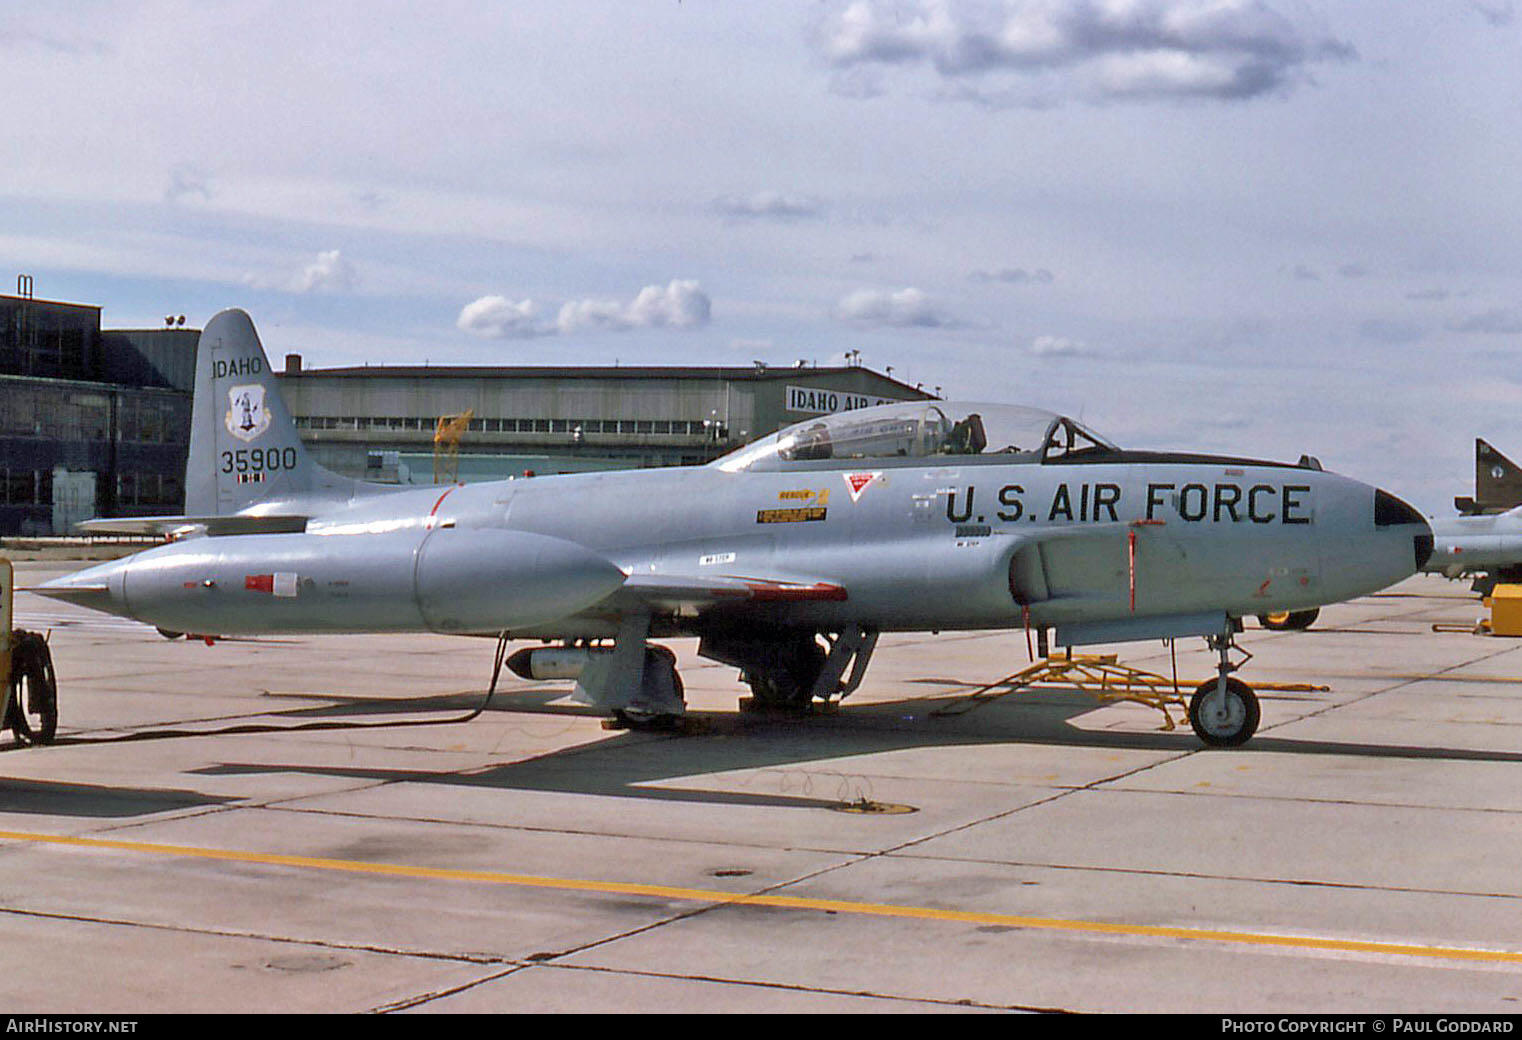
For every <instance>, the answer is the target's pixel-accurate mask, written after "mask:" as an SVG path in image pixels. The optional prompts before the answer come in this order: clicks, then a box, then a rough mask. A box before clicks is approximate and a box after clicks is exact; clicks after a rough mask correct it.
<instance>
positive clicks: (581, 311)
mask: <svg viewBox="0 0 1522 1040" xmlns="http://www.w3.org/2000/svg"><path fill="white" fill-rule="evenodd" d="M711 307H712V303H711V301H710V300H709V299H708V296H707V294H705V293H704V292H703V290H702V289H701V288H699V287H698V283H697V282H694V281H691V280H682V279H673V280H672V281H671V283H670V284H668V285H666V286H665V287H662V286H659V285H647V286H645V287H644V288H643V289H641V290H640V293H639V295H638V296H636V297H635V298H634V301H633V302H632V303H627V304H624V303H619V302H618V301H616V300H572V301H570V302H568V303H566V304H565V305H564V306H562V307H561V308H560V315H559V317H558V318H556V320H555V324H556V326H557V327H558V328H559V330H560V331H561V332H564V333H570V332H584V331H589V330H593V331H595V330H605V329H612V330H619V329H640V328H646V329H648V328H661V327H670V328H678V329H690V328H695V327H697V326H699V325H706V324H708V317H709V311H710V309H711Z"/></svg>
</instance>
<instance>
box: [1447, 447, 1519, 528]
mask: <svg viewBox="0 0 1522 1040" xmlns="http://www.w3.org/2000/svg"><path fill="white" fill-rule="evenodd" d="M1455 504H1456V505H1458V506H1459V509H1460V511H1462V512H1465V513H1502V512H1505V511H1506V510H1508V509H1512V508H1515V507H1516V506H1519V505H1522V467H1518V466H1517V464H1516V463H1515V462H1513V461H1511V459H1509V458H1507V457H1506V456H1505V455H1503V454H1501V453H1500V452H1499V451H1497V450H1496V449H1495V448H1494V447H1492V446H1491V445H1490V444H1489V443H1487V442H1486V441H1485V440H1484V439H1483V438H1480V437H1476V438H1475V440H1474V498H1473V499H1460V500H1458V501H1457V502H1455Z"/></svg>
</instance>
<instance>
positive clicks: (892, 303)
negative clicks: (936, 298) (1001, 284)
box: [835, 287, 952, 328]
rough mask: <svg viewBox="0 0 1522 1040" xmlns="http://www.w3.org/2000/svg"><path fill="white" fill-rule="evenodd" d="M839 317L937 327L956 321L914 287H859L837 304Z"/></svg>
mask: <svg viewBox="0 0 1522 1040" xmlns="http://www.w3.org/2000/svg"><path fill="white" fill-rule="evenodd" d="M835 317H837V318H840V319H841V320H843V321H855V322H860V323H862V324H866V325H888V326H891V327H893V328H911V327H920V328H937V327H941V326H946V325H950V324H952V322H951V320H950V319H949V318H948V317H946V315H945V314H944V313H942V311H941V309H940V308H939V307H938V306H936V304H935V303H934V302H933V301H932V300H931V299H930V297H929V296H927V295H926V294H925V293H923V292H921V291H920V290H919V289H915V288H912V287H911V288H907V289H900V290H898V291H897V292H885V291H883V290H879V289H858V290H857V291H856V292H853V293H850V294H849V295H847V296H845V297H842V298H841V300H840V302H839V303H837V304H836V305H835Z"/></svg>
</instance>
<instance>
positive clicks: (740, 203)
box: [713, 191, 824, 220]
mask: <svg viewBox="0 0 1522 1040" xmlns="http://www.w3.org/2000/svg"><path fill="white" fill-rule="evenodd" d="M713 208H714V209H715V210H716V211H717V212H718V213H720V214H721V215H723V216H725V217H727V218H730V219H732V220H811V219H814V218H817V217H821V216H823V215H824V203H822V202H820V201H819V200H818V199H814V198H809V197H807V196H803V195H788V194H785V193H783V192H780V191H758V192H756V193H755V194H753V195H720V196H719V197H718V198H716V199H714V200H713Z"/></svg>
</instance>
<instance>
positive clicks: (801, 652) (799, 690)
mask: <svg viewBox="0 0 1522 1040" xmlns="http://www.w3.org/2000/svg"><path fill="white" fill-rule="evenodd" d="M779 651H780V652H779V653H778V654H777V655H776V660H775V661H774V662H773V664H772V666H771V667H769V668H767V669H766V670H765V671H764V672H758V673H752V672H749V671H748V672H747V673H746V675H745V681H746V682H747V683H749V684H750V692H751V693H753V694H754V695H755V697H756V700H758V701H760V702H761V703H762V704H765V705H766V706H767V707H770V708H807V707H808V706H809V704H810V703H811V702H812V701H813V699H814V681H815V680H816V679H818V678H819V672H820V670H821V669H823V668H824V659H825V653H824V648H823V647H821V646H820V645H819V643H818V642H817V641H816V640H815V639H814V634H813V633H812V632H810V633H808V634H807V635H806V636H802V637H800V638H798V639H797V640H796V641H794V642H792V643H790V644H788V645H786V646H785V647H779Z"/></svg>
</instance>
